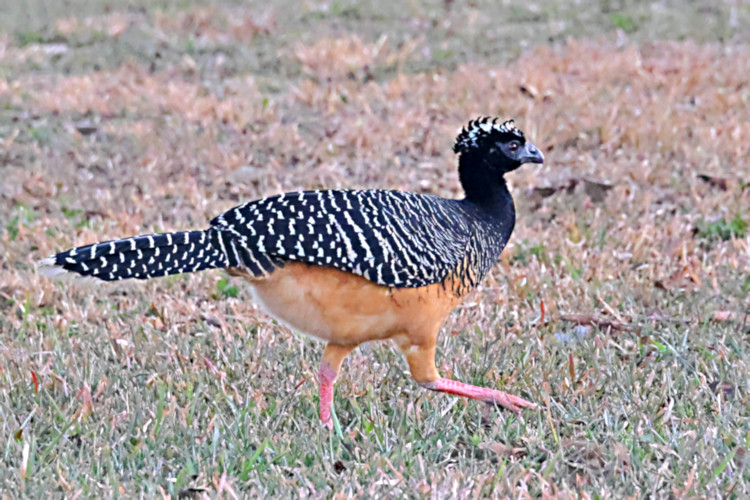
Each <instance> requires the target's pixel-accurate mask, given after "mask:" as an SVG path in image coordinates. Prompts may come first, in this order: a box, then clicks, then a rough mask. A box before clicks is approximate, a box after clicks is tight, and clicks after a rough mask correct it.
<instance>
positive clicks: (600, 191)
mask: <svg viewBox="0 0 750 500" xmlns="http://www.w3.org/2000/svg"><path fill="white" fill-rule="evenodd" d="M613 187H614V185H612V184H605V183H602V182H599V181H595V180H591V179H583V189H584V191H585V192H586V194H587V195H588V196H589V198H591V201H593V202H594V203H601V202H603V201H604V198H606V197H607V191H609V190H610V189H612V188H613Z"/></svg>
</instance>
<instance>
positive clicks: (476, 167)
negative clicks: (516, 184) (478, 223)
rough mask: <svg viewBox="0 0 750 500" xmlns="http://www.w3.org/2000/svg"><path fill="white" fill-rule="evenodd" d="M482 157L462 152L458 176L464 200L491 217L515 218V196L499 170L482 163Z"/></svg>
mask: <svg viewBox="0 0 750 500" xmlns="http://www.w3.org/2000/svg"><path fill="white" fill-rule="evenodd" d="M484 161H486V160H485V159H484V158H482V157H475V156H473V155H470V154H462V155H461V157H460V158H459V161H458V178H459V180H460V181H461V186H462V187H463V188H464V193H465V194H466V199H465V200H464V202H466V203H468V204H470V205H472V206H474V207H476V208H477V209H479V211H480V212H482V213H484V214H485V215H487V216H488V217H491V218H493V219H494V218H499V219H501V220H509V219H513V220H515V210H514V207H513V198H512V197H511V195H510V191H508V185H507V184H506V183H505V179H504V178H503V176H502V175H501V174H499V172H498V170H496V169H494V168H488V167H487V165H482V162H484Z"/></svg>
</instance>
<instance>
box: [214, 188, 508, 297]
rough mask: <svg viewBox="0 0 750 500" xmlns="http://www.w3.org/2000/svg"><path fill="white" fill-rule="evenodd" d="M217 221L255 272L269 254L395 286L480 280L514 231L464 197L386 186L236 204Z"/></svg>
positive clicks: (241, 261)
mask: <svg viewBox="0 0 750 500" xmlns="http://www.w3.org/2000/svg"><path fill="white" fill-rule="evenodd" d="M211 225H212V227H213V228H216V229H218V230H219V231H220V232H221V233H224V234H229V235H231V236H230V240H231V241H232V242H234V247H233V248H232V249H231V252H233V253H234V254H235V255H234V256H233V260H234V261H236V262H237V263H238V267H244V268H246V269H247V270H248V271H249V273H250V274H251V275H256V276H260V275H262V274H266V273H267V270H266V269H265V267H264V266H263V265H261V264H262V263H265V262H266V260H264V259H267V258H269V257H270V259H271V261H272V262H274V264H275V265H276V266H283V265H284V263H286V262H289V261H294V262H302V263H307V264H312V265H317V266H325V267H333V268H336V269H339V270H342V271H347V272H350V273H353V274H356V275H359V276H362V277H364V278H365V279H367V280H369V281H371V282H373V283H376V284H378V285H382V286H387V287H395V288H414V287H421V286H427V285H430V284H434V283H439V282H442V281H444V280H446V279H448V278H450V277H454V278H458V279H459V280H461V279H462V278H467V279H465V280H464V281H465V285H469V282H471V284H472V286H473V284H476V282H478V280H479V279H481V276H483V275H484V274H485V273H486V272H487V270H488V269H489V266H491V265H492V263H494V261H495V260H496V259H497V257H498V256H499V254H500V252H501V251H502V247H503V246H504V244H505V242H506V241H507V237H508V236H509V234H510V231H509V230H508V231H503V230H502V229H503V228H502V227H499V226H497V225H493V224H492V223H490V222H488V221H487V220H486V218H482V217H480V216H478V215H477V214H476V213H475V212H474V211H472V210H471V209H470V208H469V207H467V205H466V204H465V203H462V202H460V201H458V200H449V199H445V198H440V197H436V196H429V195H419V194H414V193H406V192H402V191H386V190H325V191H301V192H297V193H287V194H283V195H278V196H272V197H269V198H264V199H261V200H257V201H252V202H249V203H246V204H244V205H240V206H238V207H235V208H233V209H230V210H228V211H226V212H224V213H223V214H221V215H219V216H218V217H216V218H215V219H214V220H213V221H211ZM508 229H512V225H510V227H509V228H508ZM503 233H507V234H503ZM457 273H458V274H457ZM461 273H464V274H466V276H462V275H461ZM469 277H471V279H468V278H469Z"/></svg>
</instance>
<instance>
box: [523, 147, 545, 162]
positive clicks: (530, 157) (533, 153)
mask: <svg viewBox="0 0 750 500" xmlns="http://www.w3.org/2000/svg"><path fill="white" fill-rule="evenodd" d="M519 159H520V160H521V163H544V155H543V154H542V152H541V151H539V149H538V148H537V147H536V146H534V145H533V144H531V143H530V142H527V143H526V144H525V145H524V147H523V151H522V152H521V156H520V158H519Z"/></svg>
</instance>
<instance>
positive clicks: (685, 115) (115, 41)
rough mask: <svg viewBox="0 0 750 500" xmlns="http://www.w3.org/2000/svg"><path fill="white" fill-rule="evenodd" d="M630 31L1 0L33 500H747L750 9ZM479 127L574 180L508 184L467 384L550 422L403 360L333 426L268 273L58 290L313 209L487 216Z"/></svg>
mask: <svg viewBox="0 0 750 500" xmlns="http://www.w3.org/2000/svg"><path fill="white" fill-rule="evenodd" d="M616 4H617V5H615V3H613V2H600V3H597V5H596V8H592V7H590V6H583V4H582V3H580V2H569V1H554V0H545V1H542V2H536V3H534V4H533V5H529V6H521V5H520V4H519V5H517V6H512V7H511V6H506V5H505V4H504V3H503V2H489V1H487V2H473V3H466V2H438V1H419V2H412V3H407V4H404V5H395V4H394V5H390V4H389V5H383V4H380V3H376V2H353V1H341V2H333V3H331V2H329V3H321V2H312V3H303V6H302V7H301V8H300V7H298V5H299V3H298V2H294V3H293V2H291V1H287V0H284V1H283V2H281V3H274V4H268V3H259V2H234V1H228V0H222V1H220V2H184V1H172V0H160V1H159V2H156V3H153V2H146V1H143V0H129V1H123V2H114V3H112V2H99V1H93V0H75V1H74V2H67V3H64V4H63V3H60V2H44V1H39V0H35V1H32V2H20V1H12V2H5V3H2V4H0V164H1V165H2V172H3V175H2V176H0V231H2V232H1V233H0V270H1V271H2V272H0V491H1V492H2V497H3V498H36V497H40V496H43V495H51V496H53V497H57V496H62V497H75V496H78V497H79V498H91V497H121V498H131V497H139V496H143V497H146V498H152V497H157V496H162V495H164V494H165V495H169V496H170V497H173V498H180V497H183V498H189V497H194V498H214V497H232V493H231V492H234V493H236V494H237V496H239V497H256V496H264V497H281V498H285V497H294V496H298V495H300V496H301V495H306V496H311V497H326V498H328V497H332V496H334V495H336V494H340V495H342V496H359V497H389V498H390V497H396V498H398V497H408V498H411V497H417V498H433V497H435V498H465V497H483V498H484V497H519V496H524V497H525V496H530V497H540V496H543V495H548V496H550V497H555V496H559V497H562V498H573V497H576V498H577V497H587V498H624V497H629V496H633V497H676V498H683V497H693V496H695V497H711V498H743V497H747V496H749V495H750V491H748V490H749V486H748V485H749V484H750V465H748V448H749V447H750V418H749V415H748V411H747V409H748V406H749V404H748V377H747V374H748V372H749V370H750V367H749V366H748V360H750V352H749V351H750V342H749V338H748V333H747V331H748V324H747V318H745V314H746V312H747V308H748V305H750V304H748V300H747V297H748V292H749V291H750V278H749V277H748V276H750V267H748V262H747V255H748V254H747V247H748V231H747V230H748V227H747V202H748V195H749V194H748V192H747V190H746V189H744V184H742V183H743V182H747V179H744V178H742V177H743V175H744V174H743V173H742V168H741V167H742V166H743V165H745V164H746V160H747V154H746V148H743V144H746V143H747V141H746V139H747V127H744V125H743V124H746V123H750V96H749V95H748V94H747V89H746V85H745V83H746V82H744V80H742V78H743V77H744V75H745V74H747V72H748V71H750V68H748V63H747V61H748V60H750V51H748V49H747V48H746V46H745V44H743V43H741V42H742V39H741V37H742V35H743V34H744V33H746V32H747V29H748V20H749V19H750V11H748V9H747V8H746V6H744V5H740V4H737V3H736V2H718V3H716V2H707V1H699V2H691V3H690V4H689V5H679V6H678V5H676V4H672V3H669V2H655V3H644V2H616ZM615 7H617V9H615ZM620 7H621V8H620ZM72 18H75V19H72ZM66 19H67V21H65V20H66ZM61 20H62V21H61ZM76 23H78V24H76ZM243 23H244V24H243ZM613 28H619V29H620V30H622V31H623V32H625V33H626V36H627V37H629V39H630V41H628V40H624V39H622V37H621V35H619V34H617V33H613V31H614V30H613ZM417 32H419V33H423V37H422V38H416V39H415V36H414V34H415V33H417ZM355 35H356V37H355ZM382 35H385V38H381V36H382ZM569 37H573V38H574V41H572V42H565V40H566V39H567V38H569ZM618 37H619V38H618ZM686 38H689V39H690V41H688V42H686V43H679V42H669V43H659V40H661V39H668V40H673V41H674V40H677V41H680V40H683V39H686ZM592 40H593V41H592ZM719 40H721V41H722V42H723V45H721V46H719V45H717V44H716V43H715V42H716V41H719ZM410 43H412V45H409V44H410ZM358 44H359V45H358ZM521 87H523V89H524V90H521ZM478 114H501V115H503V116H509V115H513V116H515V117H516V118H517V119H518V123H519V125H521V126H522V127H523V128H524V129H525V130H526V132H527V135H528V136H529V137H531V138H533V140H534V142H535V143H537V144H538V145H539V146H540V147H542V148H543V149H544V152H545V156H546V158H547V163H546V165H545V166H543V167H540V168H538V169H536V170H535V169H533V168H530V167H524V168H523V169H519V171H518V172H514V173H513V174H512V176H510V177H511V182H512V184H513V186H512V187H513V193H514V196H515V199H516V202H517V203H516V205H517V212H518V222H517V226H516V229H515V233H514V235H513V238H512V241H511V246H510V247H509V248H507V249H506V251H505V253H504V256H503V261H502V262H501V263H499V264H498V265H497V266H496V267H495V268H494V269H493V271H492V273H491V274H490V276H488V277H487V279H486V280H485V282H484V283H483V284H482V287H481V288H480V290H479V291H478V292H477V294H476V295H473V296H471V297H470V298H469V299H468V300H467V301H466V303H465V304H464V305H463V306H461V307H460V308H458V310H457V311H456V312H455V313H454V314H452V315H451V316H450V318H449V319H448V320H447V322H446V324H445V326H444V328H443V331H442V333H441V337H440V340H439V345H438V357H437V358H438V359H437V361H438V368H439V369H440V371H441V373H442V374H443V375H444V376H450V377H453V378H456V379H458V380H462V381H465V382H470V383H474V384H481V385H485V386H489V387H494V388H498V389H501V390H505V391H508V392H512V393H516V394H519V395H521V396H523V397H525V398H527V399H529V400H531V401H533V402H536V403H538V404H539V405H540V407H541V409H540V410H539V411H537V412H532V411H529V412H525V413H524V414H523V415H522V416H521V417H517V416H515V415H513V414H510V413H508V412H504V411H502V410H500V409H498V408H494V407H487V406H484V405H482V404H479V403H477V402H474V401H466V400H463V399H460V398H455V397H452V396H449V395H443V394H434V393H429V392H426V391H424V390H422V389H421V388H419V387H418V386H417V385H416V384H415V383H414V382H413V381H412V380H411V378H410V377H409V374H408V369H407V366H406V363H405V362H404V360H403V359H402V357H401V355H400V354H398V353H397V352H395V351H394V349H393V348H392V346H390V345H389V344H371V345H365V346H362V347H360V348H358V349H357V350H356V351H355V352H354V353H352V354H351V355H350V356H349V357H348V358H347V361H346V362H345V364H344V368H343V370H342V373H341V376H340V379H339V381H338V383H337V386H336V396H335V401H334V402H335V411H336V413H335V417H336V418H335V422H336V427H335V429H334V430H333V431H328V430H327V429H326V428H324V427H322V426H321V425H320V424H319V421H318V394H317V383H316V380H315V377H316V374H317V369H318V364H319V359H320V355H321V351H322V349H321V346H320V345H319V344H317V343H315V342H312V341H310V340H309V339H306V338H301V337H298V336H297V335H296V334H294V333H292V332H290V331H289V330H288V329H286V328H285V327H283V326H281V325H278V324H277V323H276V322H274V321H273V320H271V319H269V318H268V317H267V316H266V315H265V314H263V313H262V312H261V311H260V310H259V309H258V308H257V307H256V305H255V304H254V303H253V301H252V298H251V296H250V294H249V293H248V291H247V288H246V287H245V286H243V283H242V282H241V281H240V280H237V279H231V278H229V277H227V276H226V275H222V274H221V273H218V272H215V273H202V274H198V275H192V276H172V277H169V278H165V279H162V280H155V281H153V282H148V283H143V282H138V283H119V284H105V285H101V286H95V287H87V286H73V285H70V284H67V283H53V282H50V281H49V280H47V279H44V278H42V277H40V276H39V275H38V274H37V273H36V271H35V269H34V262H36V261H37V260H38V259H40V258H43V257H45V256H47V255H49V254H50V253H52V252H54V251H58V250H62V249H64V248H68V247H70V246H72V245H77V244H85V243H90V242H92V241H95V240H104V239H109V238H114V237H119V236H127V235H130V234H135V233H138V232H150V231H159V230H172V229H174V230H177V229H186V228H197V227H201V226H203V225H204V224H206V221H207V220H209V219H210V218H211V217H213V216H214V215H216V214H217V213H218V212H219V211H221V210H224V209H227V208H229V207H231V206H234V205H236V204H237V203H240V202H242V201H244V200H248V199H252V198H256V197H260V196H263V195H267V194H271V193H276V192H279V191H282V190H293V189H297V188H317V187H321V186H326V187H342V186H346V187H363V186H368V187H395V188H400V189H411V190H421V191H429V192H433V193H437V194H440V195H444V196H458V192H457V190H456V186H457V178H456V174H455V168H454V161H455V159H454V157H453V155H452V154H451V153H450V145H451V143H450V141H451V138H452V135H453V134H454V132H455V130H456V129H457V128H458V127H459V125H461V124H462V123H463V121H464V120H465V119H468V118H470V117H473V116H476V115H478ZM82 122H86V123H89V124H92V125H91V126H92V127H93V129H92V132H91V133H87V134H81V133H79V131H77V126H78V124H80V123H82ZM743 127H744V128H743ZM696 166H700V168H701V169H702V170H701V171H703V169H705V170H706V171H707V172H706V174H707V175H710V176H715V177H716V178H721V179H727V181H726V182H724V184H721V185H715V183H713V184H712V183H704V182H701V181H699V180H696V177H695V173H696V168H697V167H696ZM597 183H598V184H597ZM604 183H606V184H607V186H612V188H611V189H606V190H604V189H599V191H602V192H599V191H596V190H594V191H592V186H597V185H603V184H604ZM532 188H542V189H541V190H537V192H543V196H542V197H537V198H532V197H531V196H528V195H527V193H529V192H530V191H531V189H532ZM587 189H588V191H587ZM592 193H593V194H592ZM571 314H578V315H579V316H582V317H584V319H585V318H586V317H588V318H589V320H586V321H579V322H580V323H581V324H574V323H572V322H571V321H570V320H566V319H565V317H566V316H567V317H570V316H569V315H571ZM542 317H543V320H542ZM620 324H622V325H624V326H625V328H624V329H616V328H614V327H612V325H620ZM595 325H600V326H595ZM230 491H231V492H230Z"/></svg>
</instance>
